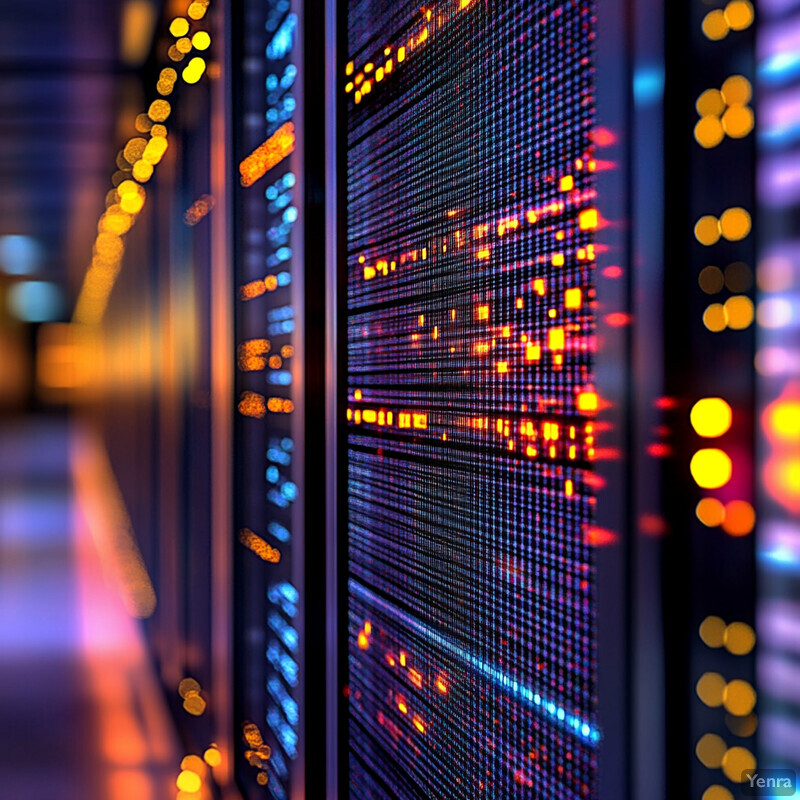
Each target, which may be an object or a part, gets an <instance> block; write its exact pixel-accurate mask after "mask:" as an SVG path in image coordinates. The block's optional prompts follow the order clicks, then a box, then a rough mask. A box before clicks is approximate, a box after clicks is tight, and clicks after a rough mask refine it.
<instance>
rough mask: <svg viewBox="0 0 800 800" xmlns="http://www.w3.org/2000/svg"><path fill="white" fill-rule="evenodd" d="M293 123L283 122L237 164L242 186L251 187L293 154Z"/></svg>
mask: <svg viewBox="0 0 800 800" xmlns="http://www.w3.org/2000/svg"><path fill="white" fill-rule="evenodd" d="M294 139H295V137H294V123H292V122H284V123H283V125H281V126H280V128H278V130H276V131H275V133H273V134H272V136H270V137H269V139H267V140H266V141H265V142H263V143H262V144H260V145H259V146H258V147H257V148H256V149H255V150H254V151H253V152H252V153H250V155H249V156H247V158H245V159H243V160H242V162H241V163H240V164H239V173H240V175H241V183H242V186H252V185H253V184H254V183H255V182H256V181H257V180H258V179H259V178H263V177H264V175H265V174H266V173H267V171H268V170H270V169H272V168H273V167H274V166H276V165H277V164H280V162H281V161H283V159H284V158H286V157H287V156H289V155H291V154H292V152H294Z"/></svg>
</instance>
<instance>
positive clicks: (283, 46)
mask: <svg viewBox="0 0 800 800" xmlns="http://www.w3.org/2000/svg"><path fill="white" fill-rule="evenodd" d="M296 27H297V14H289V16H288V17H286V19H285V20H284V22H283V24H282V25H281V26H280V28H278V30H277V31H276V33H275V35H274V36H273V37H272V41H270V43H269V44H268V45H267V50H266V56H267V59H268V60H269V61H277V60H278V59H281V58H285V57H286V54H287V53H288V52H289V50H291V49H292V46H293V45H294V31H295V28H296Z"/></svg>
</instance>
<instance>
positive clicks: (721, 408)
mask: <svg viewBox="0 0 800 800" xmlns="http://www.w3.org/2000/svg"><path fill="white" fill-rule="evenodd" d="M689 419H690V421H691V423H692V427H693V428H694V429H695V432H696V433H697V434H698V435H699V436H703V437H705V438H707V439H710V438H715V437H717V436H722V434H724V433H727V431H728V430H729V428H730V427H731V421H732V419H733V412H732V411H731V407H730V406H729V405H728V403H726V402H725V401H724V400H723V399H722V398H721V397H704V398H703V399H702V400H698V401H697V402H696V403H695V404H694V405H693V406H692V410H691V412H690V413H689Z"/></svg>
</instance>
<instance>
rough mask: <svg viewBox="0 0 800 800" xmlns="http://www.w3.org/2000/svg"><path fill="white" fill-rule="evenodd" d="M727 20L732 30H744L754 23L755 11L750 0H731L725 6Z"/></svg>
mask: <svg viewBox="0 0 800 800" xmlns="http://www.w3.org/2000/svg"><path fill="white" fill-rule="evenodd" d="M724 14H725V20H726V22H727V23H728V25H730V27H731V30H734V31H743V30H745V28H749V27H750V26H751V25H752V24H753V19H754V18H755V12H754V11H753V6H752V4H751V3H749V2H748V0H731V2H730V3H728V5H727V6H725V11H724Z"/></svg>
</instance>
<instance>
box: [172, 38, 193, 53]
mask: <svg viewBox="0 0 800 800" xmlns="http://www.w3.org/2000/svg"><path fill="white" fill-rule="evenodd" d="M175 47H176V48H177V50H178V52H179V53H183V54H184V55H185V54H186V53H188V52H190V51H191V49H192V40H191V39H190V38H189V37H188V36H182V37H181V38H180V39H178V41H177V42H175Z"/></svg>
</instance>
